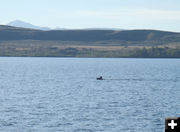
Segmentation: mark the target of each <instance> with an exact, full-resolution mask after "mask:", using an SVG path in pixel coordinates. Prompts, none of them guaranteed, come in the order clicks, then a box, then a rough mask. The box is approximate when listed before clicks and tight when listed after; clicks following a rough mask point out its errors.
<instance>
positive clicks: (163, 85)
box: [0, 57, 180, 132]
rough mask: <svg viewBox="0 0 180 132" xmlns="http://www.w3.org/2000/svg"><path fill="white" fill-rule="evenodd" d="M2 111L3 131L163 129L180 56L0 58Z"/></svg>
mask: <svg viewBox="0 0 180 132" xmlns="http://www.w3.org/2000/svg"><path fill="white" fill-rule="evenodd" d="M100 75H102V76H103V77H104V78H105V79H106V80H103V81H97V80H96V77H97V76H100ZM0 114H1V116H0V131H2V132H152V131H153V132H163V131H164V118H166V117H169V116H170V117H172V116H180V60H179V59H113V58H111V59H102V58H98V59H94V58H23V57H19V58H16V57H14V58H13V57H12V58H8V57H3V58H2V57H1V58H0Z"/></svg>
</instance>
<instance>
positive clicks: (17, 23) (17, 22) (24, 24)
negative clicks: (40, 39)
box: [7, 20, 123, 31]
mask: <svg viewBox="0 0 180 132" xmlns="http://www.w3.org/2000/svg"><path fill="white" fill-rule="evenodd" d="M7 25H8V26H14V27H21V28H28V29H36V30H43V31H48V30H69V29H66V28H59V27H57V28H54V29H52V28H49V27H40V26H35V25H33V24H31V23H28V22H24V21H21V20H15V21H12V22H9V23H8V24H7ZM86 30H118V31H119V30H123V29H119V28H86Z"/></svg>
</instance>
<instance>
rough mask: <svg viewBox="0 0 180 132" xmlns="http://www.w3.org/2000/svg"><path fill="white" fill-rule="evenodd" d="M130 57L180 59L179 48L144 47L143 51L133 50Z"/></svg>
mask: <svg viewBox="0 0 180 132" xmlns="http://www.w3.org/2000/svg"><path fill="white" fill-rule="evenodd" d="M130 56H132V57H142V58H180V48H179V47H176V48H169V47H163V48H162V47H152V48H145V47H144V48H143V49H135V50H133V51H132V54H131V55H130Z"/></svg>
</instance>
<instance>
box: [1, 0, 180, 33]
mask: <svg viewBox="0 0 180 132" xmlns="http://www.w3.org/2000/svg"><path fill="white" fill-rule="evenodd" d="M17 19H18V20H22V21H26V22H29V23H32V24H34V25H38V26H49V27H51V28H55V27H59V28H105V27H106V28H121V29H137V28H138V29H160V30H169V31H178V32H180V0H0V24H7V23H8V22H10V21H13V20H17Z"/></svg>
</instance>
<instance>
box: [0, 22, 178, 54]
mask: <svg viewBox="0 0 180 132" xmlns="http://www.w3.org/2000/svg"><path fill="white" fill-rule="evenodd" d="M0 56H1V57H3V56H4V57H5V56H6V57H8V56H9V57H82V58H86V57H87V58H91V57H92V58H96V57H97V58H180V33H175V32H167V31H158V30H122V31H113V30H52V31H41V30H32V29H25V28H17V27H11V26H4V25H0Z"/></svg>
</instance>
